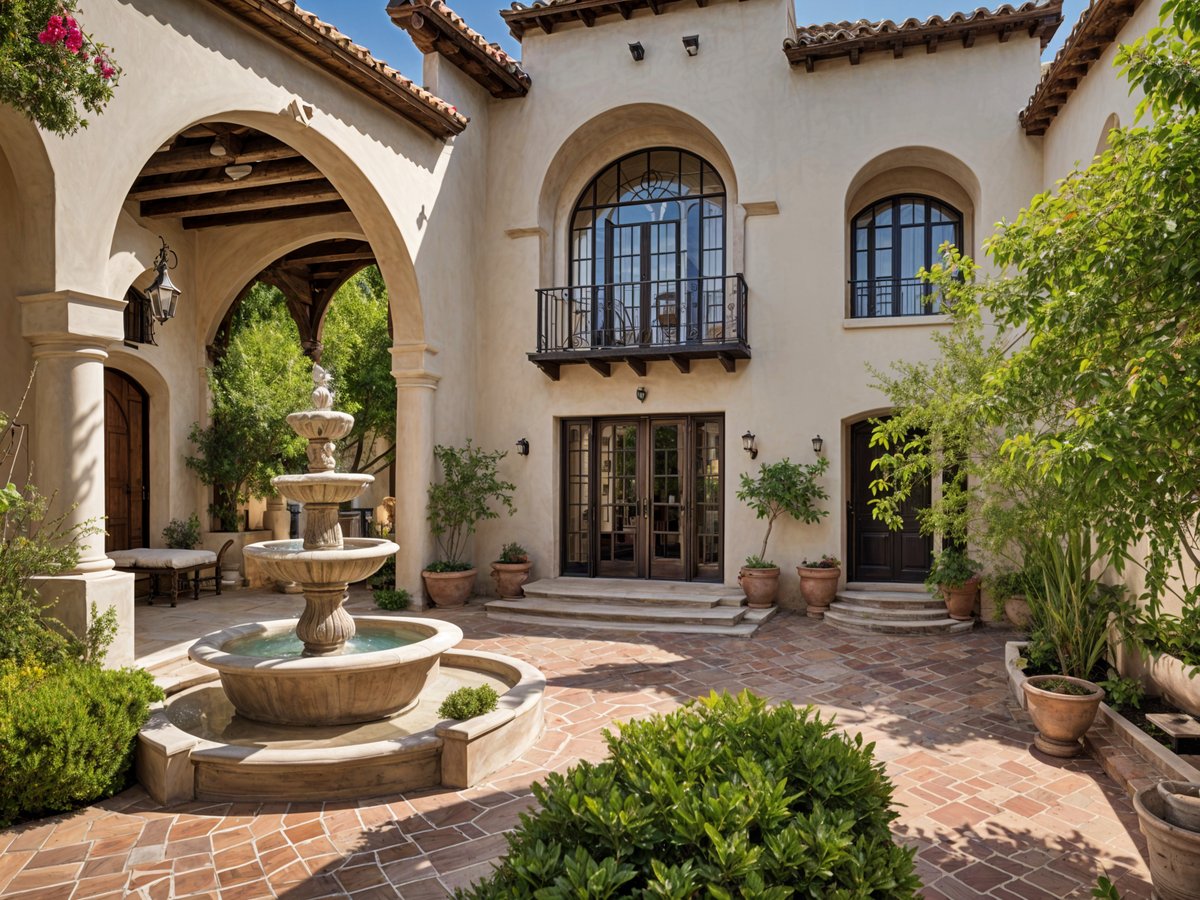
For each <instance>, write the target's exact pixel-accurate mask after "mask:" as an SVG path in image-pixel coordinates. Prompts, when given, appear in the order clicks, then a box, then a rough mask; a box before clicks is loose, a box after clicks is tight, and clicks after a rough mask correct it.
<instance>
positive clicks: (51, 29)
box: [38, 16, 82, 44]
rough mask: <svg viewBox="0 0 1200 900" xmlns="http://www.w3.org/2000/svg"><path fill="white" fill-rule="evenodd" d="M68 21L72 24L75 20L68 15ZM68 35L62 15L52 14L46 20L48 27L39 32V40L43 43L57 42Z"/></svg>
mask: <svg viewBox="0 0 1200 900" xmlns="http://www.w3.org/2000/svg"><path fill="white" fill-rule="evenodd" d="M67 21H68V22H70V23H72V24H74V22H75V20H74V19H72V18H71V17H70V16H68V17H67ZM81 36H82V34H81ZM66 37H67V28H65V27H63V19H62V16H51V17H50V18H49V19H48V20H47V21H46V27H45V28H43V29H42V31H41V33H40V34H38V41H39V42H40V43H43V44H57V43H58V42H59V41H61V40H63V39H64V38H66Z"/></svg>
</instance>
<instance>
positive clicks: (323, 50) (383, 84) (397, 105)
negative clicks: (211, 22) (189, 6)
mask: <svg viewBox="0 0 1200 900" xmlns="http://www.w3.org/2000/svg"><path fill="white" fill-rule="evenodd" d="M208 2H209V3H212V4H213V5H214V6H219V7H221V8H222V9H224V10H226V11H228V12H229V13H231V14H233V15H234V16H237V17H238V18H239V19H242V20H244V21H246V22H247V23H249V24H251V25H253V26H254V27H255V30H256V31H257V32H258V33H260V34H262V35H264V36H265V37H269V38H271V39H273V40H275V41H277V42H279V43H281V44H284V45H285V46H287V47H288V48H289V49H290V50H292V51H293V52H294V53H296V54H297V55H298V56H301V57H303V58H305V59H307V60H308V61H310V62H313V63H315V64H316V65H317V66H318V67H320V68H322V69H324V70H326V71H327V72H329V73H330V74H332V75H335V76H337V77H339V78H341V79H342V80H343V81H346V82H348V83H350V84H352V85H354V86H355V87H357V88H359V89H360V90H362V91H364V92H366V93H368V94H370V95H371V96H373V97H375V99H377V100H379V101H380V102H382V103H384V104H385V105H386V106H389V107H391V108H392V109H393V110H395V111H397V112H399V113H401V114H402V115H404V116H405V117H406V118H408V119H409V120H411V121H413V122H414V123H415V124H417V125H419V126H420V127H422V128H423V129H425V130H426V131H428V132H429V133H430V134H434V135H436V136H438V137H449V136H451V135H454V134H459V133H460V132H461V131H462V130H463V129H464V128H466V126H467V122H468V121H469V120H468V119H467V117H466V116H464V115H462V113H460V112H459V111H458V110H457V109H455V107H454V106H452V105H451V104H449V103H447V102H446V101H445V100H442V99H441V98H440V97H435V96H434V95H433V94H431V93H430V92H429V91H427V90H425V89H424V88H422V87H421V86H420V85H418V84H415V83H414V82H413V81H412V79H411V78H406V77H405V76H404V75H403V74H401V73H400V72H399V71H397V70H396V69H393V68H392V67H391V66H389V65H388V64H387V63H386V62H384V61H383V60H381V59H377V58H376V57H375V56H373V55H372V54H371V52H370V51H369V50H368V49H367V48H366V47H363V46H361V45H359V44H356V43H354V41H352V40H351V39H350V38H349V37H348V36H347V35H345V34H343V33H342V32H341V31H339V30H338V29H337V28H335V27H334V26H333V25H331V24H329V23H328V22H325V21H323V20H321V19H320V18H318V17H317V16H316V15H314V14H313V13H311V12H308V11H307V10H305V9H302V8H301V7H299V6H297V5H296V3H295V2H294V0H208Z"/></svg>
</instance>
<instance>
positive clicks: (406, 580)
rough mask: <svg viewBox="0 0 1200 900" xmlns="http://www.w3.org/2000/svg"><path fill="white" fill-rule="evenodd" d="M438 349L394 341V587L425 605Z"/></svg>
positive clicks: (431, 542) (415, 605)
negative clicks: (396, 548)
mask: <svg viewBox="0 0 1200 900" xmlns="http://www.w3.org/2000/svg"><path fill="white" fill-rule="evenodd" d="M437 352H438V351H437V350H436V349H435V348H433V347H431V346H429V345H428V344H424V343H421V342H417V341H414V342H406V343H398V344H396V345H395V346H393V347H392V375H393V376H395V379H396V543H397V544H399V545H400V552H399V553H397V554H396V587H398V588H400V587H404V588H408V589H409V590H410V591H412V592H413V609H427V608H428V606H429V603H428V600H427V598H426V596H425V583H424V581H423V580H422V579H421V570H422V569H424V568H425V566H426V565H427V564H428V563H429V562H430V561H431V560H432V559H433V557H434V555H435V552H436V550H435V546H436V545H435V543H434V540H433V535H432V534H430V531H429V523H428V522H427V521H426V520H425V508H426V500H427V498H428V490H429V483H430V482H431V481H433V399H434V396H433V395H434V391H436V390H437V386H438V382H439V381H441V378H442V376H441V375H440V374H438V373H437V372H436V371H435V369H434V364H435V362H436V360H435V357H436V356H437Z"/></svg>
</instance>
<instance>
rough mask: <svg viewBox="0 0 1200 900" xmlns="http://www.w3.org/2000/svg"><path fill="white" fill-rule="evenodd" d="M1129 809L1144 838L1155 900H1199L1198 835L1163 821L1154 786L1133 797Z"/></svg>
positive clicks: (1163, 805)
mask: <svg viewBox="0 0 1200 900" xmlns="http://www.w3.org/2000/svg"><path fill="white" fill-rule="evenodd" d="M1133 808H1134V809H1135V810H1136V811H1137V816H1138V824H1139V825H1140V826H1141V829H1142V834H1144V835H1145V836H1146V850H1147V851H1148V852H1147V856H1148V857H1149V858H1148V864H1149V866H1150V880H1151V881H1152V882H1153V883H1154V895H1155V896H1156V897H1158V898H1159V900H1200V832H1196V831H1190V830H1188V829H1186V828H1180V827H1178V826H1176V825H1172V824H1171V823H1170V822H1168V821H1167V820H1166V817H1165V813H1166V809H1165V804H1164V802H1163V798H1162V795H1161V794H1159V791H1158V786H1157V785H1152V786H1150V787H1147V788H1143V789H1142V790H1140V791H1138V792H1137V793H1136V794H1134V796H1133Z"/></svg>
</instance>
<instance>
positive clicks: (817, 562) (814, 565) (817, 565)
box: [800, 553, 842, 569]
mask: <svg viewBox="0 0 1200 900" xmlns="http://www.w3.org/2000/svg"><path fill="white" fill-rule="evenodd" d="M841 565H842V561H841V560H840V559H838V558H837V557H836V556H830V555H829V554H828V553H823V554H821V558H820V559H806V560H804V561H803V562H801V563H800V567H801V568H804V569H837V568H840V567H841Z"/></svg>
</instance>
